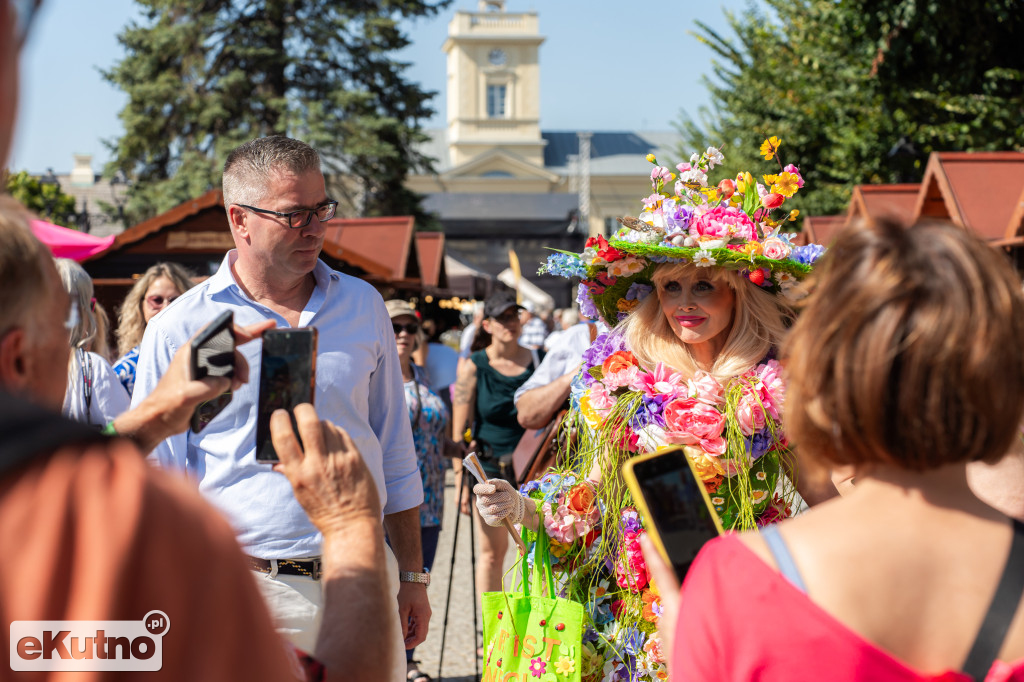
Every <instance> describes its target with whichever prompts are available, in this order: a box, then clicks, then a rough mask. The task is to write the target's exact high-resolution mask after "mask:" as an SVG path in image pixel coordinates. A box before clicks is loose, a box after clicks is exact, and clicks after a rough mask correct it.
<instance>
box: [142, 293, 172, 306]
mask: <svg viewBox="0 0 1024 682" xmlns="http://www.w3.org/2000/svg"><path fill="white" fill-rule="evenodd" d="M177 298H178V297H177V296H167V297H164V296H161V295H160V294H153V295H152V296H147V297H146V303H148V304H150V305H151V306H154V307H159V306H162V305H163V304H164V303H167V305H170V304H171V303H174V301H175V299H177Z"/></svg>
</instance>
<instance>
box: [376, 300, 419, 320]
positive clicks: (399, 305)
mask: <svg viewBox="0 0 1024 682" xmlns="http://www.w3.org/2000/svg"><path fill="white" fill-rule="evenodd" d="M384 307H385V308H387V309H388V315H389V316H390V317H391V319H392V320H393V319H395V318H396V317H401V316H402V315H410V316H412V317H415V318H416V319H417V320H418V319H419V315H417V314H416V309H415V308H413V307H412V305H411V304H410V303H409V302H408V301H403V300H401V299H398V298H393V299H391V300H390V301H385V302H384Z"/></svg>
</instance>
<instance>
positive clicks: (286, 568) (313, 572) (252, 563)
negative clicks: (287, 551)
mask: <svg viewBox="0 0 1024 682" xmlns="http://www.w3.org/2000/svg"><path fill="white" fill-rule="evenodd" d="M246 559H248V560H249V568H251V569H252V570H254V571H259V572H260V573H270V572H272V571H273V569H274V567H273V565H272V564H271V562H270V560H269V559H257V558H256V557H254V556H247V557H246ZM277 572H278V573H284V574H286V575H304V576H306V577H307V578H312V579H313V580H320V559H319V558H317V559H306V560H303V561H296V560H294V559H278V560H277Z"/></svg>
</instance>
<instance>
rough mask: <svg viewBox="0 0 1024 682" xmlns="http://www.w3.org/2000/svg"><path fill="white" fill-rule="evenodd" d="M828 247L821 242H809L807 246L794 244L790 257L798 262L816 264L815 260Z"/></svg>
mask: <svg viewBox="0 0 1024 682" xmlns="http://www.w3.org/2000/svg"><path fill="white" fill-rule="evenodd" d="M826 250H827V249H826V248H825V247H824V246H822V245H821V244H807V245H806V246H794V247H793V250H792V251H791V252H790V254H789V257H790V258H791V259H793V260H795V261H796V262H797V263H803V264H804V265H814V262H815V261H816V260H818V259H819V258H821V257H822V256H823V255H824V254H825V251H826Z"/></svg>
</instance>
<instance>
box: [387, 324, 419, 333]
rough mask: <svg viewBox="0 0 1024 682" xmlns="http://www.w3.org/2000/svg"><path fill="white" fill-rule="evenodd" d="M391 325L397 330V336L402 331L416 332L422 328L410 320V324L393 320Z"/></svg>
mask: <svg viewBox="0 0 1024 682" xmlns="http://www.w3.org/2000/svg"><path fill="white" fill-rule="evenodd" d="M391 327H392V328H393V329H394V330H395V336H398V335H399V334H401V333H402V332H405V333H407V334H415V333H416V332H418V331H419V330H420V326H419V325H418V324H416V323H415V322H410V323H409V324H398V323H396V322H392V323H391Z"/></svg>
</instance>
